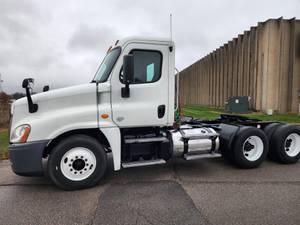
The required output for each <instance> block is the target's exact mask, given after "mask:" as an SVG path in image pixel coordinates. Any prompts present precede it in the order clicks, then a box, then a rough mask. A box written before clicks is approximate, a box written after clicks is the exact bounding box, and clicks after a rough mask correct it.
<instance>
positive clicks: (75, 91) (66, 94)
mask: <svg viewBox="0 0 300 225" xmlns="http://www.w3.org/2000/svg"><path fill="white" fill-rule="evenodd" d="M107 91H110V84H109V83H101V84H98V92H107ZM86 93H93V94H94V95H96V83H88V84H81V85H76V86H71V87H65V88H59V89H54V90H50V91H47V92H41V93H37V94H34V95H32V96H31V97H32V101H33V103H36V104H39V103H43V102H45V101H51V100H64V99H66V98H71V99H72V98H75V97H76V96H78V95H84V94H86ZM21 105H26V106H27V107H28V102H27V98H26V97H24V98H21V99H18V100H16V101H15V102H14V103H13V107H18V106H21Z"/></svg>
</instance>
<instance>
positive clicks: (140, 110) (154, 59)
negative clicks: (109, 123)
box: [111, 43, 169, 127]
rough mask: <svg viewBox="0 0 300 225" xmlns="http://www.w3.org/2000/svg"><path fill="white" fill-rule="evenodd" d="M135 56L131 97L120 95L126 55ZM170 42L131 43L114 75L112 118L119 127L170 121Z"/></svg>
mask: <svg viewBox="0 0 300 225" xmlns="http://www.w3.org/2000/svg"><path fill="white" fill-rule="evenodd" d="M126 54H132V55H133V57H134V83H133V84H130V86H129V87H130V97H129V98H122V97H121V88H122V87H124V86H125V85H124V83H123V77H122V65H121V64H122V61H123V56H124V55H126ZM168 54H169V52H168V45H159V44H157V45H155V44H141V43H140V44H139V43H131V44H128V45H127V46H126V47H125V49H124V50H123V54H121V57H122V58H121V60H119V63H118V65H116V68H115V69H114V72H113V76H112V79H111V95H112V96H111V99H112V116H113V121H114V122H115V123H116V124H117V125H118V126H120V127H142V126H164V125H166V124H167V121H168V118H167V117H168V112H167V110H168V87H169V86H168V74H169V71H168V70H169V66H168Z"/></svg>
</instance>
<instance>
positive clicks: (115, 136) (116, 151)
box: [100, 127, 121, 171]
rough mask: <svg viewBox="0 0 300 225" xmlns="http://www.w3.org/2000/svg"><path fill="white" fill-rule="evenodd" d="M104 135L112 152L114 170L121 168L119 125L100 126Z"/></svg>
mask: <svg viewBox="0 0 300 225" xmlns="http://www.w3.org/2000/svg"><path fill="white" fill-rule="evenodd" d="M100 130H101V132H102V133H103V134H104V135H105V137H106V139H107V140H108V142H109V145H110V147H111V150H112V154H113V162H114V170H115V171H117V170H120V169H121V132H120V129H119V127H106V128H100Z"/></svg>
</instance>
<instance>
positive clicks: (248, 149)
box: [232, 127, 269, 169]
mask: <svg viewBox="0 0 300 225" xmlns="http://www.w3.org/2000/svg"><path fill="white" fill-rule="evenodd" d="M268 149H269V143H268V138H267V136H266V134H265V133H264V132H263V131H262V130H260V129H258V128H254V127H242V128H241V130H240V131H239V132H238V133H237V135H236V137H235V139H234V143H233V149H232V151H233V161H234V163H235V164H236V165H237V166H238V167H240V168H244V169H252V168H256V167H258V166H260V165H261V164H262V162H263V161H264V160H265V158H266V156H267V154H268Z"/></svg>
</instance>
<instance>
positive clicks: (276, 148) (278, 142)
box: [270, 125, 300, 164]
mask: <svg viewBox="0 0 300 225" xmlns="http://www.w3.org/2000/svg"><path fill="white" fill-rule="evenodd" d="M270 151H271V152H272V155H274V156H275V157H276V159H277V160H278V161H279V162H281V163H284V164H291V163H296V162H297V161H298V160H299V158H300V128H299V127H297V126H293V125H283V126H281V127H279V128H278V129H277V130H276V132H275V133H274V134H273V136H272V138H271V148H270Z"/></svg>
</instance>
